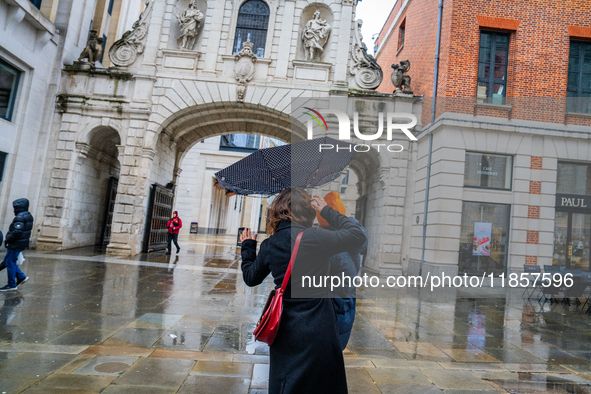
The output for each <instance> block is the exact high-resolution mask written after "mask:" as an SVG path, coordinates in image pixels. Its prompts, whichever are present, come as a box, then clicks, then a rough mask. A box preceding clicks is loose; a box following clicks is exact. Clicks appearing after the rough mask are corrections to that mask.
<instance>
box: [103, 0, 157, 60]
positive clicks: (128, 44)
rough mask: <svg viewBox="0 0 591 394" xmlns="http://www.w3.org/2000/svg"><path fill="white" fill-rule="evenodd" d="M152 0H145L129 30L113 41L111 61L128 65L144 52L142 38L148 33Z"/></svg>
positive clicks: (110, 53)
mask: <svg viewBox="0 0 591 394" xmlns="http://www.w3.org/2000/svg"><path fill="white" fill-rule="evenodd" d="M153 5H154V0H146V8H145V9H144V11H143V12H142V13H141V14H140V17H139V19H138V20H137V21H136V22H135V23H134V24H133V26H132V28H131V30H128V31H126V32H125V33H123V37H121V39H119V40H117V41H115V43H114V44H113V46H111V49H110V50H109V59H111V63H113V64H114V65H116V66H119V67H129V66H131V65H132V64H133V63H135V61H136V60H137V57H138V55H141V54H142V53H143V52H144V39H145V38H146V35H147V34H148V19H149V17H150V13H151V12H152V7H153Z"/></svg>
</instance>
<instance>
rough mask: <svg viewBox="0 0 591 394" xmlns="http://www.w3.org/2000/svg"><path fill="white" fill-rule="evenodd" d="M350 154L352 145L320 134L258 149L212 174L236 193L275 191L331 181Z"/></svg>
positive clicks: (349, 157) (352, 151) (349, 159)
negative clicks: (286, 143) (315, 136)
mask: <svg viewBox="0 0 591 394" xmlns="http://www.w3.org/2000/svg"><path fill="white" fill-rule="evenodd" d="M354 154H355V151H354V149H353V145H352V144H350V143H348V142H344V141H339V140H335V139H333V138H330V137H322V138H316V139H313V140H308V141H303V142H296V143H295V144H288V145H282V146H276V147H273V148H266V149H259V150H257V151H256V152H254V153H252V154H250V155H248V156H247V157H245V158H244V159H242V160H240V161H238V162H236V163H234V164H232V165H231V166H229V167H226V168H224V169H223V170H221V171H219V172H217V173H216V174H215V176H216V178H217V180H218V183H219V185H220V186H221V187H223V188H224V189H227V190H229V191H231V192H234V193H237V194H242V195H249V194H276V193H279V192H280V191H281V190H283V189H285V188H287V187H299V188H308V187H316V186H321V185H324V184H326V183H328V182H330V181H333V180H334V179H336V178H337V177H338V176H339V175H340V174H341V172H342V171H343V170H344V169H345V167H347V165H349V162H350V161H351V159H352V158H353V155H354Z"/></svg>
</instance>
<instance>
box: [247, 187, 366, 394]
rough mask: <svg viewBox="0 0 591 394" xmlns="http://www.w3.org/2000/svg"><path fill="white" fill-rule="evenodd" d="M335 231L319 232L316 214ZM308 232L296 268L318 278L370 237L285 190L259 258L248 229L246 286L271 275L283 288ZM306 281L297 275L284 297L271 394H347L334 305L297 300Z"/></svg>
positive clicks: (303, 195)
mask: <svg viewBox="0 0 591 394" xmlns="http://www.w3.org/2000/svg"><path fill="white" fill-rule="evenodd" d="M315 211H317V212H320V215H321V216H322V217H323V218H325V219H326V220H327V222H328V223H330V225H331V226H332V227H334V229H335V230H334V231H329V230H325V229H322V228H314V227H312V224H313V223H314V218H315V216H316V212H315ZM301 232H303V236H302V238H301V243H300V248H299V251H298V253H297V256H296V260H295V263H294V270H295V269H297V267H298V265H307V263H308V262H310V261H311V262H312V263H311V264H310V266H311V267H310V268H312V269H313V270H314V273H317V274H319V275H327V274H328V271H329V258H330V257H331V256H332V255H335V254H337V253H339V252H341V251H346V250H349V249H352V248H358V247H360V246H361V245H363V243H364V242H365V241H366V237H365V234H363V232H362V231H361V229H360V228H359V226H357V225H356V224H355V223H353V222H352V221H351V220H350V219H349V218H347V217H346V216H344V215H341V214H340V213H338V212H337V211H335V210H334V209H332V208H331V207H328V206H327V205H326V202H325V201H324V199H322V197H319V196H314V198H313V199H311V198H310V195H309V194H308V193H307V192H306V191H304V190H301V189H296V188H288V189H285V190H283V191H282V192H281V193H280V194H279V195H278V196H277V198H276V199H275V200H274V201H273V203H272V204H271V206H270V207H269V214H268V216H267V233H268V235H269V238H267V239H266V240H264V241H263V242H262V243H261V247H260V250H259V252H258V254H257V242H256V235H255V236H254V237H253V236H252V234H251V231H250V229H245V230H244V231H243V233H242V235H241V237H240V242H242V253H241V254H242V277H243V279H244V282H245V283H246V285H247V286H251V287H252V286H257V285H259V284H261V283H262V282H263V280H265V278H266V277H267V276H268V275H269V273H271V274H272V275H273V282H274V284H275V287H276V288H278V287H280V286H281V283H282V282H283V277H284V276H285V273H286V271H287V267H288V265H289V261H290V258H291V253H292V249H293V246H294V244H295V240H296V238H297V236H298V234H299V233H301ZM294 286H295V287H296V288H297V287H298V286H299V287H301V277H300V278H299V279H298V275H297V274H295V273H293V275H292V276H291V278H290V280H289V283H288V286H287V288H286V290H285V293H284V296H283V312H282V314H281V324H280V325H279V330H278V331H277V336H276V337H275V340H274V342H273V343H272V344H271V346H270V349H269V350H270V364H269V394H304V393H305V394H326V393H330V394H346V393H347V379H346V373H345V363H344V359H343V353H342V351H341V346H340V343H339V335H338V326H337V318H336V314H335V308H334V306H333V302H332V300H331V299H329V298H324V295H325V294H326V293H325V290H324V289H314V290H313V291H314V292H317V293H314V294H317V295H316V296H312V297H309V298H308V297H307V298H292V291H293V288H294Z"/></svg>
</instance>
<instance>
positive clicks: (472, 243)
mask: <svg viewBox="0 0 591 394" xmlns="http://www.w3.org/2000/svg"><path fill="white" fill-rule="evenodd" d="M510 214H511V206H510V205H507V204H491V203H483V202H472V201H464V202H463V203H462V225H461V230H460V257H459V264H458V265H459V267H458V269H459V272H460V273H461V274H474V275H482V274H484V273H486V274H487V275H488V274H491V273H492V274H494V275H500V274H502V273H506V268H507V251H508V246H509V219H510Z"/></svg>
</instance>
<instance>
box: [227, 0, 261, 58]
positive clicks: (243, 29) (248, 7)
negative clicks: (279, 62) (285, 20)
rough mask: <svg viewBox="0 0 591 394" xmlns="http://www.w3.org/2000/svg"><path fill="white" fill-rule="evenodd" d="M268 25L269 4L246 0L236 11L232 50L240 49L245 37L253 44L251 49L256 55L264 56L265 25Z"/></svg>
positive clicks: (256, 0) (259, 0) (257, 0)
mask: <svg viewBox="0 0 591 394" xmlns="http://www.w3.org/2000/svg"><path fill="white" fill-rule="evenodd" d="M268 25H269V6H268V5H267V4H266V3H265V2H264V1H261V0H248V1H247V2H245V3H244V4H242V6H240V11H238V21H237V22H236V35H235V36H234V51H233V54H234V55H235V54H237V53H238V52H240V51H241V50H242V43H243V42H245V41H246V40H247V39H250V41H251V42H252V43H253V44H254V46H253V48H252V51H253V52H254V53H255V55H257V57H263V56H265V44H266V43H267V27H268Z"/></svg>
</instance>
